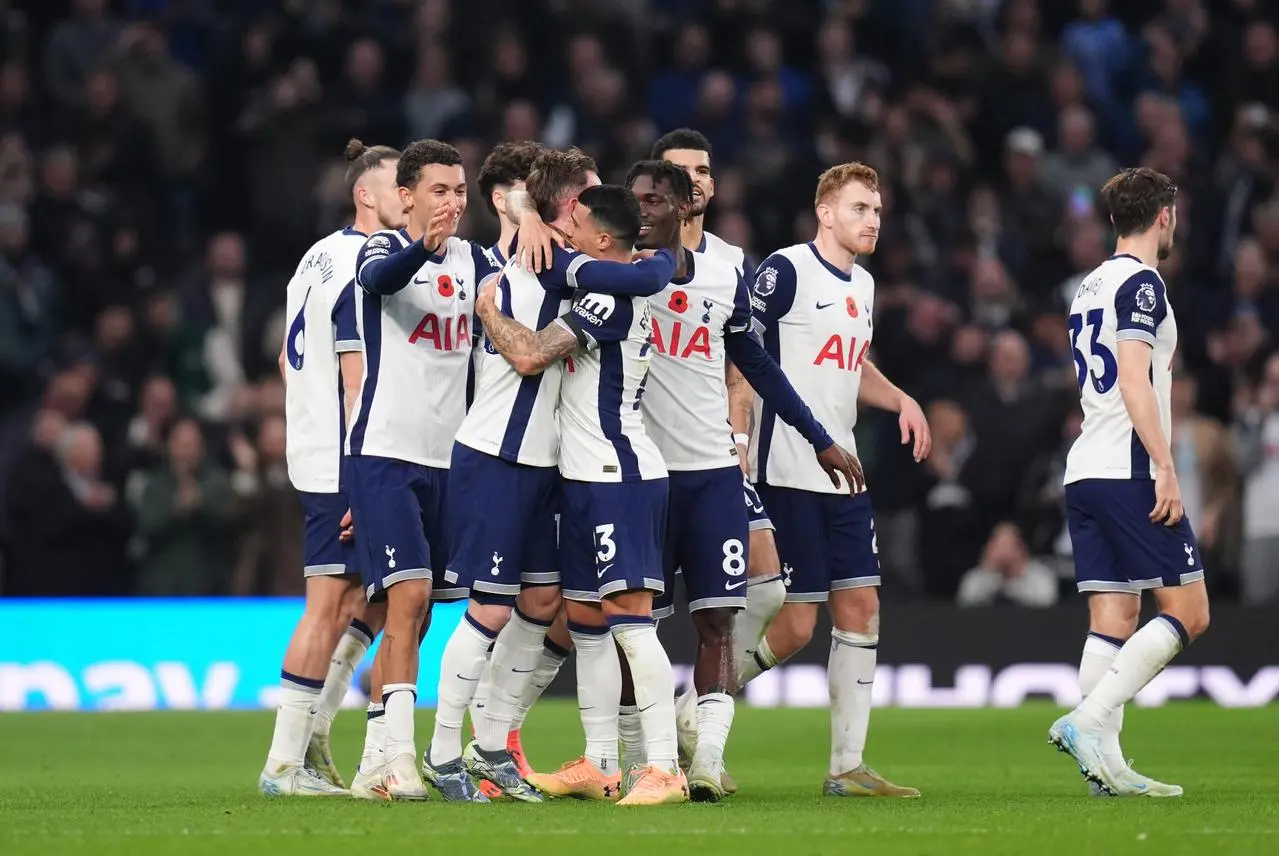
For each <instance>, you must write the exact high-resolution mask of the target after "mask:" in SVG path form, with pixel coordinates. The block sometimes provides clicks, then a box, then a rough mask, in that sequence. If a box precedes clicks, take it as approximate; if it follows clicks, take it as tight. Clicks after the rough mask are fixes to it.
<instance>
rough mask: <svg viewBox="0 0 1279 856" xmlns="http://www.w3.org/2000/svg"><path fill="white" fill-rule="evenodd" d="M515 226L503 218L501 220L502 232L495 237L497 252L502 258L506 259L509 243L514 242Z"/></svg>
mask: <svg viewBox="0 0 1279 856" xmlns="http://www.w3.org/2000/svg"><path fill="white" fill-rule="evenodd" d="M517 229H518V227H517V226H514V225H512V224H511V223H510V222H508V221H507V219H506V218H505V217H503V218H502V231H501V233H500V234H499V235H498V236H497V250H498V252H499V253H501V254H502V258H506V253H507V251H508V250H510V248H511V241H514V240H515V232H516V230H517Z"/></svg>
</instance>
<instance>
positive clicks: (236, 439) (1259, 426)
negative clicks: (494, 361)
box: [0, 0, 1279, 605]
mask: <svg viewBox="0 0 1279 856" xmlns="http://www.w3.org/2000/svg"><path fill="white" fill-rule="evenodd" d="M1277 15H1279V7H1276V6H1274V4H1266V3H1263V2H1260V0H1215V2H1210V0H1125V2H1123V3H1109V4H1108V3H1107V2H1106V0H1078V2H1076V0H1002V2H1001V0H786V2H770V0H610V2H600V0H468V2H466V3H461V2H456V0H310V1H309V2H306V0H303V2H296V1H295V0H232V2H214V0H118V2H111V0H69V2H60V0H48V2H40V3H12V2H3V0H0V381H2V382H0V509H3V511H2V513H0V544H2V545H3V570H2V571H0V592H2V593H4V594H6V595H37V594H43V595H75V594H92V595H107V594H139V595H149V594H153V595H167V594H174V595H200V594H229V593H235V594H253V593H263V594H277V593H280V594H282V593H295V592H297V591H299V590H300V588H301V574H300V572H299V571H300V567H299V566H300V564H301V563H300V557H299V540H300V538H299V531H300V510H299V508H298V506H297V503H296V499H295V498H294V496H293V494H292V492H291V489H290V488H289V486H288V481H287V474H286V471H285V467H284V456H283V449H284V440H283V435H284V424H283V406H282V402H283V387H282V383H281V381H280V378H279V375H278V371H277V369H276V356H277V354H278V352H279V347H280V342H281V341H282V338H283V332H284V326H283V320H282V307H283V302H284V284H285V282H286V281H287V279H288V277H289V275H290V274H291V273H292V270H293V267H294V265H295V264H296V261H297V259H298V258H299V257H300V255H301V253H302V252H303V251H304V250H305V249H306V247H307V246H309V245H310V244H311V243H312V242H313V241H314V240H316V239H317V238H318V237H320V236H321V235H322V234H324V233H326V232H327V231H330V230H332V229H334V228H337V227H339V226H342V225H345V224H346V221H347V218H349V216H350V213H349V208H350V200H349V198H348V197H347V191H346V189H345V187H344V185H343V180H342V174H343V167H344V164H343V161H342V157H341V153H342V148H343V145H344V144H345V142H346V140H347V139H348V138H349V137H352V136H355V137H359V138H361V139H363V140H365V141H367V142H370V143H378V144H389V145H395V146H402V145H403V144H405V143H406V142H408V141H409V140H412V139H418V138H424V137H433V138H438V139H444V140H447V141H450V142H452V143H454V144H455V145H456V146H457V147H458V149H459V150H460V151H461V152H462V153H463V157H464V159H465V162H466V167H467V173H468V176H469V177H470V178H471V179H472V180H474V178H475V176H476V175H477V174H478V167H479V163H480V161H481V160H482V159H483V157H484V156H485V154H486V153H487V151H488V150H489V148H490V147H491V146H492V144H494V143H495V142H498V141H503V140H516V139H536V140H540V141H542V142H544V143H546V144H547V145H551V146H556V147H565V146H569V145H577V146H580V147H582V148H583V149H585V150H586V151H587V152H588V153H590V154H591V155H593V156H594V157H595V158H596V159H597V161H598V162H599V164H600V166H601V172H602V173H603V177H604V179H605V180H610V179H612V180H616V179H618V178H620V177H621V175H623V174H624V172H625V170H626V168H627V167H628V166H629V165H630V163H632V162H633V161H634V160H637V159H639V158H641V157H643V156H644V155H646V154H647V152H648V149H649V147H650V146H651V144H652V142H653V140H654V139H655V138H656V137H657V136H658V135H660V134H661V133H664V132H666V131H669V130H672V129H674V128H677V127H682V126H689V127H693V128H696V129H698V130H700V131H701V132H702V133H704V134H705V135H706V136H707V137H708V138H709V139H710V140H711V142H712V144H713V146H714V152H713V168H714V173H715V178H716V195H715V198H714V201H713V202H712V203H711V206H710V214H709V219H708V224H707V225H708V227H709V228H710V229H711V230H712V231H713V232H715V233H716V234H718V235H719V236H721V237H722V238H724V239H725V240H727V241H729V242H730V243H733V244H737V245H739V246H742V247H744V248H745V249H746V250H747V253H748V255H749V256H751V257H752V258H753V259H755V260H756V261H758V260H759V259H760V258H762V257H764V256H766V255H767V254H768V253H769V252H771V251H772V250H774V249H776V248H778V247H782V246H786V245H789V244H793V243H796V242H799V241H806V240H809V239H811V237H812V235H813V234H814V231H815V220H814V215H813V211H812V194H813V187H814V184H815V180H816V176H817V175H818V174H819V173H820V172H821V171H822V170H823V169H824V168H825V167H827V166H830V165H832V164H836V163H840V162H844V161H849V160H862V161H865V162H868V163H870V164H871V165H872V166H874V167H876V169H878V170H879V172H880V175H881V179H882V182H883V195H884V202H885V207H886V217H885V223H884V227H883V235H882V239H881V241H880V246H879V250H878V252H877V253H876V254H875V256H873V257H872V258H868V259H862V260H861V262H862V263H863V264H865V265H866V266H867V267H868V268H869V269H870V270H871V271H872V272H873V273H874V275H875V277H876V288H877V299H876V311H877V317H876V319H875V343H874V357H875V359H876V361H877V363H878V365H879V366H880V367H881V368H882V369H883V370H884V371H885V372H886V373H887V374H888V376H889V377H890V378H891V379H893V380H895V381H896V382H898V383H899V384H900V385H901V386H903V387H904V388H905V389H906V390H907V391H909V392H910V393H911V394H913V395H915V396H916V397H917V398H918V399H919V400H920V401H921V403H923V404H924V406H925V409H926V411H927V412H928V415H929V416H930V419H931V421H932V425H933V429H934V432H935V434H936V438H937V439H936V448H935V451H934V453H933V455H932V457H931V458H930V459H929V460H928V461H927V462H926V463H924V464H922V465H915V464H914V463H913V462H912V461H911V460H910V456H909V453H908V451H907V450H905V449H903V448H902V447H900V446H899V445H898V435H897V426H896V423H895V420H894V419H893V418H892V417H891V416H889V415H874V414H870V415H867V416H866V417H865V418H863V419H862V420H860V421H859V425H858V434H859V450H860V452H861V455H862V458H863V460H864V462H865V464H866V466H867V469H868V474H869V477H870V484H871V487H872V491H873V496H874V500H875V504H876V508H877V512H878V521H879V523H878V531H879V543H880V555H881V558H882V561H883V565H884V571H885V578H886V583H885V591H886V595H887V596H889V597H929V598H948V599H949V598H954V597H956V595H957V593H958V594H959V595H960V601H961V602H964V603H967V602H989V601H990V600H992V599H993V600H1009V601H1013V602H1021V603H1027V604H1028V605H1029V604H1030V603H1031V602H1032V600H1033V602H1034V603H1035V604H1039V603H1040V602H1042V600H1043V598H1040V597H1038V596H1036V598H1033V599H1032V598H1027V597H1023V596H1022V595H1021V594H1019V592H1023V591H1024V590H1026V589H1027V588H1028V587H1027V586H1024V585H1022V584H1020V583H1018V580H1021V579H1023V578H1025V577H1026V575H1027V574H1038V573H1051V575H1052V578H1053V581H1054V586H1053V591H1054V592H1056V591H1061V592H1065V591H1067V590H1069V588H1070V585H1069V567H1070V561H1069V540H1068V539H1067V538H1065V535H1064V531H1063V517H1062V500H1061V496H1062V491H1061V487H1060V483H1061V473H1062V461H1063V457H1064V453H1065V450H1066V449H1067V448H1068V447H1069V443H1070V441H1071V439H1072V438H1073V436H1074V435H1075V434H1077V432H1078V430H1079V417H1078V413H1077V410H1078V404H1077V400H1078V396H1077V389H1076V387H1075V380H1074V367H1073V359H1072V354H1071V349H1070V345H1069V339H1068V336H1067V334H1066V326H1065V317H1064V316H1065V307H1066V305H1067V304H1068V302H1069V298H1070V295H1071V294H1072V293H1073V289H1074V287H1075V286H1076V285H1077V284H1078V282H1079V279H1080V277H1081V276H1082V275H1083V274H1084V273H1086V272H1087V271H1089V270H1091V269H1092V268H1093V267H1095V266H1096V265H1097V264H1099V263H1100V262H1101V261H1102V260H1104V259H1105V258H1106V257H1107V256H1108V255H1109V253H1110V250H1111V247H1112V244H1113V237H1112V235H1111V233H1110V230H1109V228H1108V223H1107V222H1106V220H1105V215H1104V212H1102V211H1100V210H1099V208H1098V204H1097V200H1096V196H1097V190H1098V188H1099V186H1100V184H1101V183H1102V182H1103V181H1104V180H1105V179H1106V178H1107V177H1108V176H1109V175H1111V174H1113V172H1115V171H1116V170H1117V169H1118V168H1120V167H1121V166H1131V165H1146V166H1151V167H1154V168H1156V169H1159V170H1161V171H1163V172H1165V173H1167V174H1169V175H1171V176H1172V177H1173V178H1174V179H1175V180H1176V181H1177V183H1178V185H1179V187H1180V192H1179V194H1178V222H1179V229H1178V235H1177V248H1176V251H1175V252H1174V254H1173V256H1172V257H1171V258H1170V259H1168V260H1167V261H1166V262H1165V263H1164V264H1163V265H1162V266H1161V273H1162V275H1163V277H1164V278H1165V280H1166V281H1167V283H1168V290H1169V295H1170V300H1171V303H1172V305H1173V306H1174V309H1175V311H1176V313H1177V321H1178V328H1179V331H1180V347H1179V349H1178V373H1179V378H1180V380H1179V381H1178V387H1177V390H1178V393H1177V396H1175V398H1176V401H1175V402H1174V405H1175V411H1176V412H1175V416H1174V422H1175V425H1174V432H1173V433H1174V436H1173V445H1174V454H1175V457H1176V460H1177V464H1178V469H1179V473H1180V475H1181V480H1182V488H1183V492H1184V493H1185V494H1186V500H1187V508H1188V511H1189V512H1190V516H1191V520H1192V522H1193V524H1194V525H1195V527H1196V530H1197V531H1198V534H1199V537H1200V540H1201V545H1202V547H1203V550H1204V555H1205V556H1206V557H1207V559H1208V565H1209V568H1210V570H1209V574H1208V578H1209V582H1210V586H1212V587H1213V588H1214V590H1215V592H1216V593H1217V594H1219V595H1221V596H1231V597H1233V596H1239V597H1242V598H1243V599H1244V600H1246V601H1250V602H1256V601H1261V600H1266V599H1268V598H1273V597H1275V596H1276V595H1279V514H1274V513H1273V512H1271V513H1269V514H1267V513H1266V509H1269V508H1274V507H1279V505H1276V504H1279V356H1276V352H1277V345H1279V195H1277V194H1276V187H1275V179H1276V176H1279V39H1277V37H1276V16H1277ZM496 231H497V224H496V222H495V221H494V220H493V219H492V217H491V216H490V215H489V214H488V212H487V211H486V210H485V206H484V205H483V204H482V203H481V202H480V201H479V200H478V199H475V198H473V199H472V204H471V206H470V208H469V210H468V212H467V215H466V217H465V218H464V220H463V222H462V224H461V227H460V232H461V234H462V235H464V236H466V237H473V238H476V239H478V240H482V241H490V240H491V239H492V238H494V237H495V236H496ZM1001 524H1012V525H1011V526H1009V525H1001ZM992 533H993V534H992ZM973 574H978V575H984V577H983V578H984V579H988V580H994V581H996V583H998V584H995V585H983V586H977V585H975V584H974V585H970V586H968V587H967V588H964V589H963V590H962V591H961V588H962V586H963V582H962V581H963V580H964V579H965V577H966V576H970V575H973ZM974 579H975V577H974ZM1004 583H1006V585H1005V584H1004ZM1036 590H1037V591H1038V590H1039V589H1036ZM965 592H967V594H965ZM977 592H981V594H976V593H977Z"/></svg>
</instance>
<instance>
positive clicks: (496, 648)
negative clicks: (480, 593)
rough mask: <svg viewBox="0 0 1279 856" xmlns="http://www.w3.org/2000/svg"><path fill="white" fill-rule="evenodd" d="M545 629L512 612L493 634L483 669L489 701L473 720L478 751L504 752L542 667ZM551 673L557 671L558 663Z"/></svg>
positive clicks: (561, 661) (541, 625) (561, 658)
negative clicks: (509, 617) (494, 637)
mask: <svg viewBox="0 0 1279 856" xmlns="http://www.w3.org/2000/svg"><path fill="white" fill-rule="evenodd" d="M548 629H550V625H548V624H541V623H539V622H536V621H532V620H531V619H529V618H527V617H525V616H524V615H521V614H520V611H519V610H518V609H516V610H515V611H514V613H513V614H512V615H511V620H510V621H508V622H507V623H506V626H505V627H503V628H502V632H501V633H499V634H497V641H496V642H494V643H493V654H492V656H491V657H489V665H488V669H487V670H486V674H488V675H489V686H490V689H489V698H488V701H487V702H486V703H485V706H484V710H482V711H481V712H480V715H479V718H478V719H476V720H475V723H476V725H475V738H476V739H477V740H479V742H480V748H481V749H484V750H486V751H489V752H496V751H498V750H500V749H505V748H506V742H507V735H508V734H509V733H510V732H511V731H514V730H515V728H516V727H517V726H515V724H514V723H515V720H516V717H517V716H518V717H519V719H520V721H523V719H524V717H523V716H522V715H521V714H520V706H521V702H522V700H523V699H524V698H525V696H527V695H528V694H529V685H530V684H531V683H532V682H533V681H534V680H536V677H537V670H538V669H539V668H540V667H541V665H542V660H543V656H542V653H543V651H544V650H545V648H544V647H543V643H544V642H545V641H546V631H547V630H548ZM563 662H564V658H563V657H560V658H559V663H563ZM555 671H557V672H558V671H559V664H558V663H557V664H556V666H555ZM552 677H554V674H553V673H552ZM481 683H483V681H481ZM547 683H549V681H548V682H547ZM539 695H540V691H539ZM472 716H474V714H472Z"/></svg>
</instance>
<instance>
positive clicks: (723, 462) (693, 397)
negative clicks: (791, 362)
mask: <svg viewBox="0 0 1279 856" xmlns="http://www.w3.org/2000/svg"><path fill="white" fill-rule="evenodd" d="M687 259H688V261H687V264H688V270H687V276H686V277H685V278H683V279H676V280H672V281H671V284H670V285H668V286H667V287H666V289H665V290H663V291H662V292H660V293H659V294H657V295H656V296H654V297H653V298H652V300H651V301H650V304H649V305H650V307H651V311H652V315H653V335H652V342H653V359H652V364H651V366H650V367H649V379H648V384H647V385H646V386H645V388H644V397H643V414H644V423H645V425H646V426H647V428H648V431H649V434H650V435H651V436H652V438H653V441H654V442H655V443H656V444H657V448H658V449H659V450H660V451H661V453H662V457H663V458H664V459H665V461H666V466H667V468H668V469H671V470H708V469H716V468H720V467H730V466H735V465H736V464H737V447H736V446H735V445H734V443H733V437H732V433H733V432H732V428H731V427H730V425H729V423H728V391H727V389H726V388H725V386H724V366H725V353H724V347H725V346H724V336H725V334H726V333H729V332H746V331H747V330H749V329H750V323H751V310H750V296H749V293H748V291H747V289H746V283H745V281H744V280H743V278H742V273H741V271H740V270H739V269H738V268H737V267H736V266H735V265H734V264H733V263H732V262H731V261H726V260H724V259H722V258H718V257H715V256H711V255H703V254H697V253H691V252H690V253H688V254H687Z"/></svg>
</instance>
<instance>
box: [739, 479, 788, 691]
mask: <svg viewBox="0 0 1279 856" xmlns="http://www.w3.org/2000/svg"><path fill="white" fill-rule="evenodd" d="M743 478H744V481H743V490H744V491H745V496H746V517H747V520H748V525H749V526H750V549H749V551H748V556H749V562H748V564H747V570H746V576H747V582H746V609H744V610H742V611H741V612H739V613H738V614H737V620H736V624H735V626H734V635H735V637H736V638H735V640H734V655H733V656H734V663H735V664H736V668H737V675H738V676H740V675H741V674H742V672H743V669H744V668H745V667H746V664H747V662H749V661H751V660H754V659H755V657H756V655H757V654H758V655H759V658H760V660H762V661H763V662H764V663H771V664H773V665H776V663H777V658H776V656H774V654H773V652H772V651H771V650H770V649H769V646H768V645H767V644H764V642H765V640H764V633H765V631H766V630H767V629H768V625H769V624H771V623H772V621H773V619H774V618H775V617H776V616H777V613H778V611H780V610H781V608H782V604H784V603H785V602H786V584H785V582H783V578H782V562H781V559H780V558H779V557H778V555H777V540H776V538H774V535H773V532H774V526H773V521H772V520H771V519H770V518H769V516H768V512H767V510H766V509H765V507H764V503H763V501H762V500H761V499H760V498H759V493H758V492H757V491H756V490H755V487H754V485H752V484H751V483H750V480H749V479H745V477H743ZM761 648H762V650H761ZM770 668H771V666H770Z"/></svg>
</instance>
